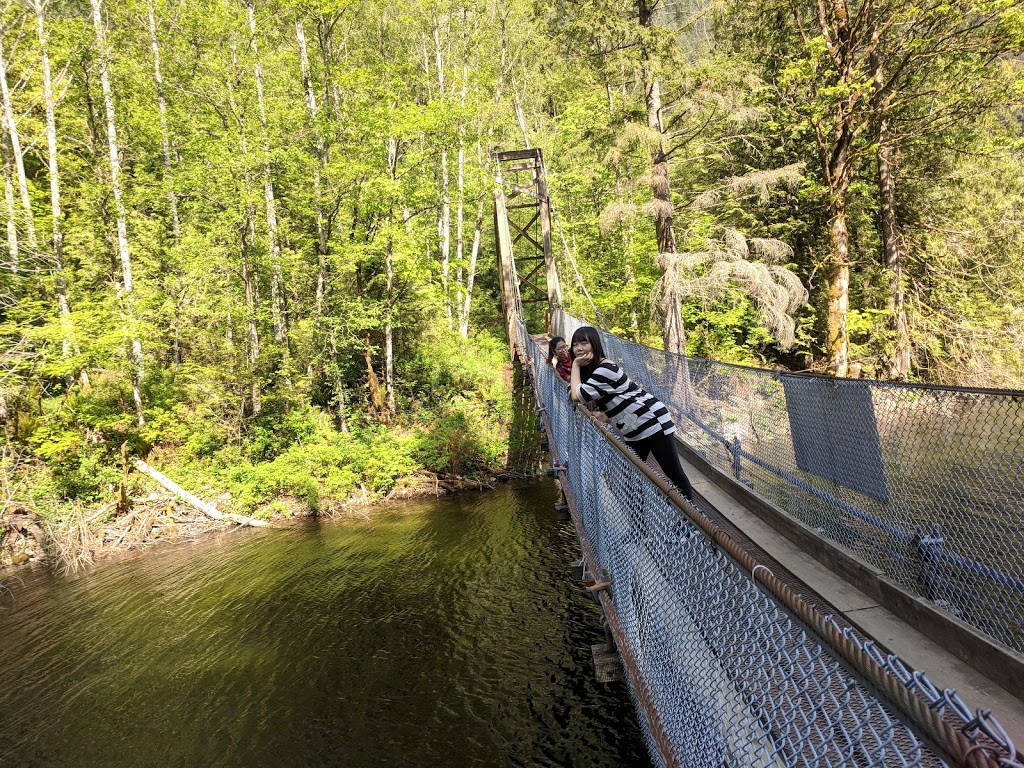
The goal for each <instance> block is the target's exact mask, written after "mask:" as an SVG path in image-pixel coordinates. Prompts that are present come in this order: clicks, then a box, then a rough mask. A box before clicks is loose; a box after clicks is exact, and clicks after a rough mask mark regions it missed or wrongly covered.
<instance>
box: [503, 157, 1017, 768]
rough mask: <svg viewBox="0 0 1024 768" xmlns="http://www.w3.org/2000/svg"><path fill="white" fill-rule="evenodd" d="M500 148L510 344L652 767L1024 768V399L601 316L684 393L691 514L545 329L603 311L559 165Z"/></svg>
mask: <svg viewBox="0 0 1024 768" xmlns="http://www.w3.org/2000/svg"><path fill="white" fill-rule="evenodd" d="M495 160H496V167H497V187H496V193H495V205H494V227H495V240H496V243H497V258H498V270H499V280H500V289H501V304H502V311H503V314H504V319H505V322H506V324H507V330H508V337H509V342H510V346H511V349H512V353H513V355H514V357H516V358H518V360H519V361H520V362H521V363H522V364H523V366H524V368H525V370H526V372H527V374H528V378H529V382H530V386H531V387H532V389H533V393H534V396H535V398H536V404H537V415H538V428H539V429H542V430H543V431H544V433H545V434H546V440H547V444H548V449H549V451H550V456H551V462H552V466H551V471H552V474H553V475H554V476H555V477H556V478H557V479H558V480H559V482H560V486H561V489H562V494H563V497H564V509H566V510H567V512H568V513H569V515H570V517H571V520H572V522H573V525H574V526H575V529H576V532H577V534H578V537H579V542H580V551H581V555H582V559H581V561H580V563H579V564H578V570H579V573H578V574H577V575H578V576H580V577H581V578H582V582H583V585H584V587H585V588H587V589H589V590H590V591H591V593H592V594H593V595H594V597H595V599H596V600H597V601H598V603H599V605H600V608H601V611H602V614H603V617H604V620H605V624H606V627H607V628H608V634H609V642H610V643H611V644H613V645H614V650H615V651H616V652H617V654H618V656H619V659H620V660H621V665H622V668H623V670H624V673H625V679H626V682H627V684H628V686H629V689H630V692H631V694H632V696H633V699H634V702H635V705H636V710H637V714H638V719H639V721H640V725H641V728H642V729H643V731H644V734H645V738H646V740H647V744H648V750H649V752H650V755H651V758H652V761H653V762H654V763H655V764H656V765H665V766H701V767H703V766H708V767H709V768H710V767H712V766H764V767H765V768H767V767H768V766H940V765H949V766H990V767H992V768H995V767H996V766H1000V767H1002V768H1010V767H1016V768H1021V766H1024V757H1022V756H1021V755H1020V754H1019V753H1018V752H1017V749H1016V747H1015V744H1014V741H1015V738H1016V739H1017V741H1018V742H1019V741H1021V740H1024V705H1022V704H1021V698H1022V697H1024V653H1022V652H1024V547H1022V546H1021V543H1022V541H1024V537H1022V535H1024V531H1022V529H1021V526H1022V525H1024V520H1022V517H1024V472H1022V468H1024V392H1019V391H1002V390H987V389H964V388H953V387H935V386H912V385H906V384H895V383H887V382H868V381H863V380H848V379H835V378H831V377H818V376H807V375H794V374H782V373H779V372H776V371H770V370H762V369H754V368H747V367H742V366H734V365H727V364H722V363H716V362H713V361H708V360H697V359H690V358H685V357H680V356H676V355H672V354H669V353H665V352H662V351H659V350H655V349H652V348H649V347H645V346H643V345H640V344H636V343H634V342H631V341H628V340H625V339H622V338H619V337H618V336H616V335H615V334H612V333H611V332H609V331H607V330H606V329H603V328H602V329H600V330H601V335H602V342H603V345H604V348H605V351H606V354H607V355H608V356H609V357H611V358H613V359H615V360H616V361H617V362H619V364H620V365H621V366H622V367H623V369H624V370H625V371H626V372H627V373H628V374H629V375H630V377H632V378H633V379H634V380H635V381H637V382H638V383H640V384H641V385H642V386H643V387H644V388H645V389H647V390H648V391H649V392H651V393H652V394H654V395H656V396H657V397H658V398H660V399H661V400H662V401H663V402H664V403H666V404H667V405H668V406H669V409H670V411H671V412H672V414H673V417H674V419H675V422H676V424H677V438H678V448H679V452H680V455H681V457H682V458H683V459H684V461H685V462H686V467H687V474H688V475H690V477H691V480H692V481H693V482H694V487H695V489H696V491H697V493H696V494H695V499H694V501H693V502H692V503H691V502H689V501H687V500H686V499H685V498H683V497H682V496H681V495H680V494H679V493H678V492H677V491H676V489H675V487H674V486H672V485H671V484H670V483H668V482H667V481H666V479H665V478H664V477H662V476H661V475H660V474H659V472H658V471H657V470H656V469H655V468H652V467H651V466H649V465H648V464H645V463H644V462H641V461H640V460H639V459H638V458H637V456H636V454H634V453H633V452H632V451H631V450H630V449H629V448H628V447H627V446H626V444H625V443H624V442H623V441H622V440H621V438H620V437H619V436H618V435H617V434H616V433H615V431H614V430H613V429H612V428H610V427H608V426H606V425H605V424H603V423H601V422H600V421H599V420H597V419H596V418H595V417H594V416H593V414H591V413H590V412H589V411H587V410H585V409H583V408H578V407H576V406H575V405H574V404H573V403H572V402H571V401H570V400H569V398H568V397H567V393H566V386H565V384H564V383H563V382H562V381H561V379H559V378H558V377H557V376H556V375H555V372H554V370H553V369H552V368H551V366H550V365H548V364H547V363H546V357H547V355H546V351H547V350H546V347H547V345H546V339H547V336H546V334H547V335H559V336H563V337H565V338H566V339H568V338H570V337H571V335H572V332H573V331H574V330H575V328H577V327H579V326H580V325H582V324H584V323H583V321H582V320H581V319H579V318H577V317H575V316H573V315H571V314H569V313H568V312H566V311H565V310H564V309H563V300H562V284H561V282H560V277H559V269H558V263H557V260H556V257H555V248H554V247H553V245H552V240H553V238H554V236H555V233H554V232H553V225H554V228H555V229H556V230H558V229H560V227H559V226H558V221H557V217H555V216H554V212H553V210H552V206H551V202H550V198H549V195H548V190H547V182H546V177H545V172H544V163H543V156H542V153H541V151H540V150H538V149H527V150H519V151H513V152H501V153H497V154H496V156H495ZM562 240H563V243H564V236H563V237H562ZM565 254H566V256H565V259H564V263H563V271H565V270H566V269H568V270H571V272H572V273H573V275H572V278H573V279H575V280H576V282H577V283H578V287H579V291H580V294H581V296H583V297H584V298H586V299H587V300H589V295H588V294H587V293H586V287H585V285H584V284H583V281H582V278H581V277H580V275H579V270H578V269H577V268H576V265H575V262H574V261H573V260H572V254H571V251H570V250H569V248H568V245H567V244H565ZM567 283H568V281H567ZM590 306H591V307H593V304H592V302H591V303H590ZM593 311H594V314H595V318H594V320H595V321H597V322H590V323H588V324H593V325H600V323H599V320H600V316H599V315H597V311H596V308H595V309H593ZM926 666H927V667H928V670H927V671H928V672H929V673H930V674H931V677H929V675H928V674H926V670H925V669H924V667H926ZM968 699H971V700H968Z"/></svg>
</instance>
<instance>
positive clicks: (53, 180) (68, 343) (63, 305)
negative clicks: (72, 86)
mask: <svg viewBox="0 0 1024 768" xmlns="http://www.w3.org/2000/svg"><path fill="white" fill-rule="evenodd" d="M33 7H34V10H35V14H36V35H37V37H38V39H39V53H40V58H41V59H42V68H43V103H44V105H45V108H46V149H47V162H48V166H49V173H50V216H51V218H52V219H53V238H52V245H53V272H54V277H55V278H56V289H57V311H58V313H59V314H60V324H61V332H62V334H63V339H62V341H61V353H62V354H63V356H64V359H65V360H67V359H69V358H70V357H71V355H72V352H75V353H77V351H78V350H77V349H76V348H75V344H74V342H73V338H72V337H73V333H72V328H71V305H70V303H69V302H68V289H67V276H66V274H65V265H64V230H63V229H62V225H61V205H60V173H59V169H58V167H57V120H56V114H55V106H54V99H53V78H52V75H51V73H50V49H49V39H48V36H47V34H46V24H45V19H44V15H43V3H42V0H33ZM79 375H80V378H81V381H82V386H83V387H88V386H89V374H88V373H87V372H86V370H85V369H84V368H83V369H82V370H81V371H80V374H79ZM72 381H74V376H73V375H72V374H71V373H68V374H67V375H66V376H65V383H66V384H67V386H68V387H70V386H71V383H72Z"/></svg>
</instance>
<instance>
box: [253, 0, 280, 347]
mask: <svg viewBox="0 0 1024 768" xmlns="http://www.w3.org/2000/svg"><path fill="white" fill-rule="evenodd" d="M248 9H249V45H250V46H251V47H252V54H253V69H254V73H255V76H256V102H257V105H258V107H259V117H260V127H261V128H262V130H263V171H264V176H263V198H264V201H265V203H266V208H267V240H268V243H269V246H270V301H271V308H270V309H271V315H272V317H273V320H274V340H275V341H277V342H278V343H279V344H281V345H283V347H284V349H283V352H284V355H285V358H286V359H287V357H288V323H287V320H286V317H285V310H284V280H283V277H282V273H281V241H280V240H279V239H278V233H277V206H276V203H275V200H274V181H273V175H272V173H271V167H270V134H269V132H268V130H267V102H266V99H265V98H264V95H263V68H262V66H261V65H260V53H259V48H258V47H257V44H256V6H255V4H254V3H252V2H250V3H249V5H248Z"/></svg>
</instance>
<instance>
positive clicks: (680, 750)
mask: <svg viewBox="0 0 1024 768" xmlns="http://www.w3.org/2000/svg"><path fill="white" fill-rule="evenodd" d="M562 323H563V324H562V327H561V331H562V333H563V335H565V337H566V338H570V337H571V333H572V330H574V327H573V324H575V325H579V321H578V320H576V319H575V318H571V317H568V316H565V317H563V318H562ZM515 327H516V333H517V336H518V338H517V339H516V344H517V346H518V348H519V350H520V354H521V355H523V356H524V357H525V358H526V359H527V360H532V365H530V368H531V369H532V371H533V374H532V378H533V385H534V389H535V392H536V396H537V401H538V409H539V413H540V415H541V421H542V423H543V424H544V425H545V426H546V428H547V430H548V433H549V434H548V439H549V445H550V447H551V458H552V462H553V469H554V472H555V474H557V475H559V476H560V477H561V479H562V482H563V489H564V490H565V492H566V497H567V499H569V500H571V505H572V507H573V514H574V519H575V520H576V523H577V528H578V531H579V532H580V536H581V546H582V550H583V552H584V555H585V557H587V558H588V562H587V563H586V566H587V570H588V573H589V574H590V575H591V577H592V579H593V580H595V581H598V582H600V581H602V580H607V581H608V582H609V584H610V586H608V587H607V591H602V592H600V593H599V594H600V597H601V602H602V605H605V604H607V606H608V608H609V609H610V610H606V613H610V616H609V623H610V624H611V625H612V626H613V627H614V629H615V630H616V631H617V636H616V639H617V642H618V644H619V651H620V653H621V654H622V656H623V658H624V659H625V660H627V664H626V666H627V670H628V671H629V672H630V674H629V675H627V679H628V681H629V685H630V688H631V691H632V693H633V698H634V701H635V702H636V704H637V711H638V715H639V720H640V723H641V727H642V729H643V730H644V733H645V737H646V739H647V743H648V748H649V751H650V753H651V756H652V759H653V760H654V762H655V764H657V765H680V766H693V767H695V768H703V767H704V766H707V768H712V767H714V768H720V767H721V766H757V767H758V768H760V767H764V768H768V767H769V766H779V767H780V768H781V767H782V766H883V765H884V766H940V765H949V764H960V763H961V762H963V763H970V764H977V765H991V766H995V765H1002V766H1018V765H1019V764H1018V763H1016V762H1014V760H1015V756H1016V750H1015V748H1014V746H1013V744H1012V742H1010V739H1009V738H1008V737H1007V736H1006V734H1005V733H1004V732H1003V731H1002V729H1001V728H1000V727H999V725H998V723H997V722H996V721H995V720H994V719H993V718H992V717H991V716H990V714H989V713H988V712H986V711H981V710H979V711H977V712H976V713H972V711H971V710H970V709H969V708H968V707H967V706H966V705H965V704H964V702H963V701H962V700H960V699H959V697H957V696H956V694H955V693H954V692H953V691H948V690H947V691H944V692H940V691H938V690H937V689H936V688H935V687H934V686H932V685H931V683H930V682H928V680H927V678H926V677H925V676H924V675H923V674H921V673H919V672H913V673H911V672H909V671H908V670H907V669H906V667H905V666H904V665H903V664H902V662H900V660H899V659H898V658H897V657H895V656H886V655H884V654H882V653H881V652H880V651H879V650H878V649H877V648H875V647H874V646H873V645H871V643H869V642H865V641H864V640H863V639H861V638H859V637H858V636H856V634H855V633H853V632H852V631H851V630H849V629H848V628H846V629H841V628H840V627H839V625H838V624H836V623H835V622H834V621H832V620H831V619H829V618H826V617H823V616H821V615H820V614H817V613H816V612H814V610H813V609H810V610H809V611H808V610H803V612H802V613H801V612H800V611H798V610H797V608H798V607H799V605H800V604H799V601H794V600H792V599H790V600H789V601H788V602H787V601H783V600H780V599H779V595H780V594H784V593H785V592H786V590H785V587H780V586H778V584H779V583H778V582H777V581H774V580H773V578H772V576H771V574H770V572H768V573H765V571H767V568H766V567H765V566H763V565H753V566H751V564H750V563H749V562H746V563H743V562H741V561H740V560H738V559H737V557H740V555H737V554H735V552H734V551H733V550H730V549H729V548H728V547H727V546H726V545H724V544H723V542H722V540H721V539H715V540H712V538H710V537H709V533H708V528H707V527H706V526H705V525H697V524H695V523H696V522H698V521H699V520H702V517H701V515H700V513H699V512H698V511H697V510H696V509H690V510H689V511H688V512H687V514H683V513H682V512H681V511H680V510H681V508H682V507H681V506H679V505H677V504H678V502H679V499H677V500H676V502H673V501H672V500H670V499H669V498H668V497H667V496H666V495H665V493H664V492H663V491H662V490H661V489H660V488H659V487H658V485H656V484H655V482H654V481H653V480H652V479H651V477H649V476H648V475H647V474H645V473H644V472H643V471H641V470H640V469H639V468H638V466H637V464H635V463H633V462H632V461H631V460H630V459H629V458H628V457H627V454H626V453H623V452H622V451H621V450H619V448H617V447H616V445H615V444H614V443H613V442H612V440H611V439H610V433H609V432H608V431H607V429H605V428H603V427H600V426H598V425H597V424H596V423H595V422H594V420H593V419H591V418H590V417H589V416H588V415H586V414H584V413H583V412H582V411H581V409H577V408H576V407H574V405H573V404H572V403H571V402H570V400H569V399H568V396H567V393H566V389H565V385H564V383H563V382H562V381H561V380H560V379H558V378H557V376H556V375H555V373H554V371H553V369H552V368H551V367H550V366H549V365H547V364H546V362H545V357H546V354H545V353H546V350H544V349H541V347H540V346H539V345H538V344H536V343H535V342H534V340H533V339H532V338H531V337H530V336H529V334H528V332H527V329H526V326H525V324H523V323H522V322H521V321H518V322H517V323H516V326H515ZM604 338H605V339H606V340H607V341H608V342H611V343H614V341H613V339H614V337H610V338H609V336H607V335H605V336H604ZM611 343H610V344H609V347H610V351H609V356H614V357H616V358H618V359H620V360H622V362H623V364H624V367H625V368H626V370H627V371H628V372H629V374H630V375H631V376H636V377H637V378H639V379H641V380H643V379H644V375H643V371H644V370H645V368H644V367H643V366H644V365H648V366H650V370H651V372H652V373H651V384H652V386H651V389H652V391H654V392H655V393H656V394H657V395H658V396H659V397H662V398H664V399H665V401H666V402H674V403H677V404H678V403H679V402H680V400H679V399H678V398H679V397H692V398H693V399H694V402H693V404H694V406H697V405H699V406H700V407H699V409H698V410H697V411H696V413H698V414H699V415H698V418H701V419H702V422H703V423H707V424H709V425H710V426H709V429H717V430H719V431H721V430H724V429H725V428H726V425H729V428H730V429H732V430H734V432H733V433H731V434H732V435H733V436H734V437H739V438H740V439H750V438H749V435H748V433H747V432H746V431H743V430H741V429H739V428H737V427H735V426H732V424H733V422H732V421H731V420H730V419H729V417H728V416H726V415H725V412H724V411H722V412H721V413H718V412H717V410H716V409H717V406H716V405H715V404H714V400H713V399H712V398H711V397H710V395H709V394H707V392H706V391H705V390H702V389H698V388H697V387H693V388H692V389H693V391H692V392H691V393H688V394H684V393H685V389H680V387H682V385H683V384H685V383H686V378H685V377H684V378H680V377H679V375H678V368H679V366H678V365H677V364H676V363H677V361H673V360H671V359H669V358H667V357H665V356H661V358H660V359H659V358H658V355H660V354H661V353H654V352H653V350H647V352H651V353H652V354H651V355H650V356H648V357H647V358H644V363H643V364H641V363H640V358H639V355H640V350H641V349H643V348H638V349H633V348H631V347H622V346H619V347H611ZM624 350H626V351H628V354H629V355H632V357H627V356H625V355H623V351H624ZM645 354H646V353H645ZM694 362H695V361H690V363H691V367H690V376H691V377H693V374H694V372H697V373H698V376H697V377H696V378H695V380H696V381H700V382H705V381H707V379H708V377H709V374H718V372H717V371H714V370H712V369H706V368H703V367H702V368H701V369H700V370H699V371H697V367H696V366H693V365H692V364H693V363H694ZM683 370H684V371H685V370H686V369H685V368H683ZM740 371H741V373H745V372H746V369H740ZM727 373H728V374H729V375H728V376H721V375H719V381H718V383H717V384H716V385H715V386H718V387H720V388H722V389H721V392H722V394H723V397H724V398H725V400H726V402H733V401H734V400H736V401H737V402H738V400H737V395H736V391H737V389H738V387H739V386H740V385H743V386H748V387H752V388H753V390H754V391H758V390H757V388H758V387H764V388H767V389H768V391H770V392H772V397H765V396H764V395H748V397H749V398H751V399H752V400H753V401H757V402H758V404H759V406H758V407H759V410H758V415H757V416H756V417H752V418H756V419H757V428H758V429H760V430H762V431H763V432H764V434H765V436H766V437H767V434H768V427H767V426H766V424H768V423H769V422H770V420H771V419H774V422H771V423H773V424H775V432H774V433H772V434H775V435H776V436H777V435H779V434H781V433H782V428H781V426H779V425H780V424H783V425H784V424H785V422H786V418H785V411H784V404H785V401H784V399H783V398H782V395H781V387H780V385H779V383H778V382H777V381H775V380H774V379H772V378H771V377H765V378H763V380H762V379H752V380H750V381H746V380H740V381H736V377H735V376H733V375H732V374H733V371H732V370H729V371H727ZM643 383H644V386H647V385H648V382H647V381H646V380H644V381H643ZM705 386H708V387H710V386H711V385H710V383H709V384H706V385H705ZM775 390H778V392H777V393H776V391H775ZM697 398H701V399H700V400H699V401H698V400H697ZM762 401H763V402H762ZM780 403H781V405H780ZM773 409H775V410H773ZM780 409H781V410H780ZM737 410H739V408H737ZM716 413H717V416H716ZM730 413H731V412H730ZM745 418H746V416H745ZM744 429H749V427H748V426H745V425H744ZM690 431H691V432H692V433H694V434H698V433H699V434H705V432H704V430H702V429H700V428H699V427H691V430H690ZM702 439H703V444H704V445H705V446H706V450H710V449H711V448H713V447H715V446H716V445H719V444H720V443H719V444H716V442H715V441H714V440H711V439H709V438H707V437H705V438H702ZM715 449H716V450H717V448H715ZM732 455H733V454H732V453H730V452H729V451H728V449H724V450H723V451H722V452H721V458H722V460H723V461H725V462H726V466H731V460H732ZM794 461H795V460H794V459H793V458H792V456H790V462H791V464H792V463H793V462H794ZM745 462H746V463H744V464H743V465H742V467H743V471H744V472H750V471H751V470H750V469H749V468H748V465H750V466H753V464H752V462H750V461H749V460H746V459H745ZM788 471H793V472H797V471H799V470H797V469H796V468H795V466H793V467H791V469H790V470H788ZM762 472H764V473H765V474H767V475H768V476H770V477H775V475H774V474H773V473H772V472H770V471H766V470H762ZM808 495H809V496H811V497H813V498H815V499H816V498H817V497H816V496H814V494H813V493H810V492H808ZM680 499H681V497H680ZM683 504H685V502H683ZM844 525H846V526H848V527H850V528H854V529H859V526H860V525H867V523H865V522H864V521H862V520H860V519H859V518H857V517H856V516H853V517H852V519H850V520H848V521H846V522H845V523H844ZM893 528H894V530H899V529H897V528H896V526H895V525H894V526H893ZM866 530H870V528H868V529H866ZM876 537H877V535H876ZM886 551H887V550H886ZM731 552H733V554H730V553H731ZM758 569H761V570H762V573H760V574H758ZM768 584H775V586H773V587H771V588H768V587H767V586H766V585H768ZM607 601H610V602H607ZM803 605H804V607H805V608H806V604H803ZM794 606H796V607H794ZM839 647H845V652H843V653H840V652H837V650H836V649H837V648H839ZM851 660H853V661H851ZM865 670H868V672H865ZM871 670H874V672H871ZM869 673H870V674H869ZM872 675H874V676H873V677H872ZM886 692H888V693H886ZM915 712H916V713H917V715H916V717H915V716H914V715H913V713H915ZM929 718H931V720H930V719H929ZM936 718H937V720H936ZM924 721H929V722H933V727H932V728H931V730H929V729H928V728H927V727H925V728H922V727H921V723H922V722H924ZM934 722H939V723H940V726H941V727H936V726H934ZM950 722H952V723H954V724H955V725H953V726H949V723H950ZM943 729H945V730H943ZM936 734H938V735H936ZM972 752H973V753H974V754H971V753H972ZM965 755H968V756H969V759H968V758H966V757H965Z"/></svg>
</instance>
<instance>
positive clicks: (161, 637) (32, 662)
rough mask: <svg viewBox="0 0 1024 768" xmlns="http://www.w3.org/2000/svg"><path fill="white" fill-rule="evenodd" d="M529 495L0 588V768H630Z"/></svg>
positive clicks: (554, 551) (584, 606)
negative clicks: (0, 592)
mask: <svg viewBox="0 0 1024 768" xmlns="http://www.w3.org/2000/svg"><path fill="white" fill-rule="evenodd" d="M553 502H554V488H553V486H552V484H551V483H550V482H535V483H529V484H522V485H517V486H512V487H505V488H502V489H499V490H497V491H494V492H489V493H481V494H468V495H464V496H459V497H457V498H453V499H447V500H441V501H437V502H433V501H432V502H430V503H424V502H416V503H409V504H403V505H400V506H396V507H394V508H389V509H386V510H383V511H378V512H375V513H374V515H373V517H372V519H368V520H345V521H331V522H326V521H325V522H320V523H312V524H309V525H307V526H303V527H298V528H288V529H280V530H269V531H236V532H233V533H230V534H224V535H222V536H219V537H211V538H208V539H204V540H203V541H201V542H197V543H195V544H185V545H182V544H179V545H172V546H167V547H165V548H162V549H155V550H152V551H150V552H147V553H145V554H144V555H143V556H141V557H138V558H136V559H133V560H130V561H126V562H121V563H115V564H107V565H103V566H101V567H98V568H96V569H94V570H93V571H91V572H89V573H87V574H84V575H81V576H79V577H77V578H74V579H60V578H55V577H52V576H49V575H46V574H38V575H29V576H27V577H24V579H22V580H21V583H18V581H15V582H13V583H10V584H9V586H10V589H11V592H10V594H5V595H3V596H0V766H3V768H14V767H20V766H26V767H27V766H33V767H36V766H39V767H42V766H46V767H48V768H49V767H57V766H60V767H62V768H63V767H64V766H68V767H71V766H74V767H76V768H77V767H79V766H82V767H84V766H97V767H102V768H114V767H115V766H132V767H134V766H139V767H142V766H155V767H156V766H159V767H161V768H162V767H164V766H166V767H167V768H171V767H174V766H245V767H248V766H296V767H298V766H302V767H303V768H305V767H309V768H313V767H315V766H397V765H400V766H555V765H559V766H570V765H572V766H630V765H641V766H642V765H648V761H647V756H646V750H645V748H644V745H643V740H642V737H641V735H640V731H639V729H638V727H637V725H636V720H635V716H634V713H633V708H632V704H631V703H630V699H629V696H628V693H627V692H626V689H625V687H624V684H622V683H615V684H612V685H610V686H605V685H602V684H599V683H597V682H595V681H594V678H593V670H592V665H591V660H590V645H591V643H595V642H599V641H600V639H601V638H602V637H603V635H602V631H601V628H600V623H599V616H598V613H597V610H596V607H595V606H594V605H593V603H592V602H591V601H590V599H589V598H588V597H587V596H586V594H585V593H583V592H581V591H580V590H579V589H578V587H576V586H575V585H574V583H573V582H572V580H571V577H570V575H569V571H568V564H569V561H570V560H572V559H573V558H574V557H575V554H576V544H575V539H574V538H573V534H572V531H571V528H570V527H569V525H568V524H567V523H556V522H555V521H554V519H553V512H552V504H553Z"/></svg>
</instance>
